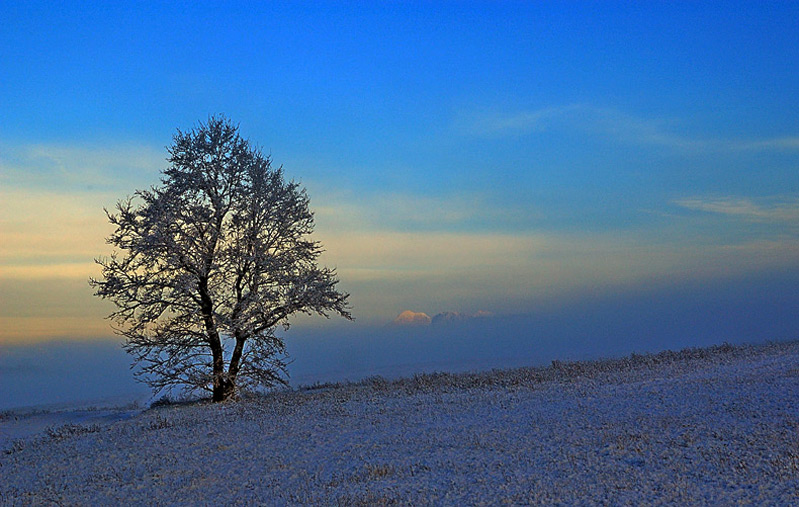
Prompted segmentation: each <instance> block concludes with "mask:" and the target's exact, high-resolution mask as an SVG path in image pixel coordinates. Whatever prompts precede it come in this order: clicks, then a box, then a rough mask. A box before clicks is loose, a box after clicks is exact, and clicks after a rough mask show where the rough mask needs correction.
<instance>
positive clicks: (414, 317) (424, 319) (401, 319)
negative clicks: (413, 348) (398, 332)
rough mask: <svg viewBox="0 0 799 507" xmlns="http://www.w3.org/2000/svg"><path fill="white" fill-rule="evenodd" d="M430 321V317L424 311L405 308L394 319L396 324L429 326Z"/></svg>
mask: <svg viewBox="0 0 799 507" xmlns="http://www.w3.org/2000/svg"><path fill="white" fill-rule="evenodd" d="M431 322H432V319H431V318H430V316H429V315H427V314H426V313H424V312H413V311H411V310H405V311H404V312H402V313H400V314H399V315H398V316H397V318H396V319H394V324H396V325H398V326H429V325H430V323H431Z"/></svg>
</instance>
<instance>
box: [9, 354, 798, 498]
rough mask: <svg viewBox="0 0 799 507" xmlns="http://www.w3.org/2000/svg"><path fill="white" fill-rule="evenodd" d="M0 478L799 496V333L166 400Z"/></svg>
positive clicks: (88, 492)
mask: <svg viewBox="0 0 799 507" xmlns="http://www.w3.org/2000/svg"><path fill="white" fill-rule="evenodd" d="M0 425H2V421H0ZM0 476H1V477H2V481H0V504H3V505H6V504H8V505H16V504H49V503H55V504H116V503H138V504H150V505H152V504H155V505H161V504H169V505H172V504H233V505H235V504H242V505H246V504H259V503H263V504H270V505H274V504H280V505H282V504H322V505H390V504H412V505H420V504H422V505H423V504H436V505H464V504H481V503H482V504H501V503H510V504H529V503H547V504H551V503H558V502H562V503H568V504H574V503H610V504H641V503H668V504H672V503H679V504H686V503H694V504H695V503H705V504H714V505H717V504H732V503H738V502H746V503H757V504H778V505H790V504H794V505H796V504H799V342H792V343H782V344H770V345H766V346H758V347H747V346H743V347H733V346H726V345H725V346H720V347H713V348H710V349H690V350H685V351H681V352H663V353H660V354H655V355H634V356H630V357H627V358H624V359H615V360H606V361H595V362H585V363H582V362H581V363H571V362H554V363H553V364H552V365H551V366H550V367H547V368H522V369H516V370H507V371H494V372H489V373H481V374H465V375H452V374H431V375H419V376H416V377H413V378H407V379H401V380H397V381H391V382H389V381H386V380H384V379H381V378H373V379H368V380H366V381H363V382H360V383H356V384H336V385H325V386H315V387H312V388H305V389H303V390H299V391H294V392H280V393H274V394H271V395H268V396H264V397H258V398H253V399H248V400H245V401H241V402H237V403H228V404H222V405H209V404H205V403H198V404H193V405H171V406H169V405H168V406H162V407H158V408H154V409H152V410H148V411H145V412H143V413H142V414H140V415H139V416H137V417H135V418H132V419H129V420H125V421H119V422H116V423H114V424H110V425H105V426H99V427H96V426H92V427H88V428H76V427H62V428H54V429H52V430H51V431H50V432H49V433H48V434H42V435H40V436H39V437H36V438H34V439H31V440H29V441H26V442H20V443H17V444H16V445H14V446H12V447H11V448H9V449H6V450H5V452H3V453H2V454H0Z"/></svg>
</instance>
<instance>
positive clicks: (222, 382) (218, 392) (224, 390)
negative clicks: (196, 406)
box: [198, 279, 245, 401]
mask: <svg viewBox="0 0 799 507" xmlns="http://www.w3.org/2000/svg"><path fill="white" fill-rule="evenodd" d="M198 288H199V292H200V302H201V305H200V306H201V310H202V315H203V321H204V324H205V333H206V336H207V338H208V345H209V347H210V348H211V357H212V359H213V364H212V369H211V374H212V379H213V387H212V391H211V392H212V400H213V401H225V400H227V399H229V398H231V397H233V396H234V395H235V394H236V376H237V375H238V370H239V362H240V360H241V354H242V351H243V349H244V342H245V340H244V339H243V338H242V337H241V336H239V334H238V333H236V347H235V349H234V350H233V356H232V357H231V358H230V366H229V369H228V371H227V373H226V372H225V355H224V348H223V347H222V339H221V337H220V336H219V331H217V329H216V323H215V322H214V314H213V308H214V305H213V301H212V300H211V296H210V294H209V292H208V280H206V279H200V283H199V287H198Z"/></svg>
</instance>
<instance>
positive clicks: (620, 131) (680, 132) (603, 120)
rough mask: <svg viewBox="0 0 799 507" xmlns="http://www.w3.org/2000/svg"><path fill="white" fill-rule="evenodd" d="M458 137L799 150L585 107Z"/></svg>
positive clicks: (491, 123) (526, 114) (794, 144)
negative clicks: (558, 137) (549, 136)
mask: <svg viewBox="0 0 799 507" xmlns="http://www.w3.org/2000/svg"><path fill="white" fill-rule="evenodd" d="M456 124H457V128H458V130H459V131H461V132H463V133H466V134H468V135H476V136H489V137H495V136H505V135H524V134H532V133H538V132H548V131H555V130H559V129H560V130H563V129H572V130H577V131H580V132H584V133H586V134H588V135H591V136H595V137H597V138H604V139H607V140H610V141H612V142H617V143H623V144H633V145H642V146H657V147H664V148H670V149H675V150H682V151H723V152H729V151H774V150H789V151H792V150H799V136H782V137H775V138H765V139H756V138H750V139H719V138H713V137H703V136H697V135H689V134H687V133H686V132H685V128H684V127H682V126H681V125H680V122H679V121H678V120H675V119H668V120H666V119H657V118H645V117H640V116H635V115H631V114H628V113H625V112H623V111H620V110H618V109H614V108H602V107H595V106H591V105H585V104H571V105H565V106H552V107H545V108H540V109H531V110H521V111H514V112H482V113H477V114H470V115H465V116H462V117H461V118H460V119H459V120H458V121H457V122H456Z"/></svg>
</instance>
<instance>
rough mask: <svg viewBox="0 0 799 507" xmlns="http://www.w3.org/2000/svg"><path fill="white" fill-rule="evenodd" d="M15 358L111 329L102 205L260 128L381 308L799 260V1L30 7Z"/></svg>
mask: <svg viewBox="0 0 799 507" xmlns="http://www.w3.org/2000/svg"><path fill="white" fill-rule="evenodd" d="M0 20H2V21H0V200H2V201H3V202H2V203H0V227H1V229H0V236H2V241H0V243H2V245H1V246H0V299H2V305H0V324H2V326H0V343H2V342H13V341H25V340H28V339H33V338H49V337H54V336H64V335H68V336H77V335H86V336H89V335H91V336H100V335H107V334H108V328H107V323H106V322H104V321H103V320H102V316H103V315H104V314H106V313H108V311H109V310H110V308H108V307H107V306H106V305H105V303H103V302H99V301H94V300H93V298H92V297H91V294H90V292H91V291H90V289H89V288H88V286H87V285H86V278H87V277H88V276H90V275H92V274H93V273H94V272H95V271H94V269H95V268H94V267H93V266H92V261H91V260H92V258H93V257H94V256H97V255H101V254H106V253H109V252H107V251H106V249H107V247H106V246H105V245H104V244H103V242H102V238H103V237H104V236H105V235H106V234H107V233H108V232H109V231H108V228H107V227H106V226H105V225H104V222H103V220H104V216H103V213H102V207H103V206H109V205H112V204H113V202H114V201H115V200H116V199H119V198H121V197H123V196H124V195H126V194H128V193H130V192H132V191H133V190H134V189H136V188H142V187H145V186H147V185H150V184H154V183H156V182H157V178H158V171H159V170H160V169H162V168H163V166H164V162H163V159H164V156H165V150H164V147H165V146H166V145H168V144H169V143H170V141H171V136H172V134H173V133H174V132H175V129H177V128H181V129H187V128H190V127H192V126H193V125H195V124H196V122H197V121H198V120H204V119H206V118H207V117H208V116H209V115H210V114H214V113H224V114H226V115H227V116H228V117H230V118H232V119H233V120H234V121H237V122H239V123H240V126H241V131H242V133H243V135H245V136H246V137H249V138H250V139H252V140H253V141H254V142H255V143H256V144H258V145H260V146H262V147H263V148H264V150H265V151H267V152H270V153H271V154H272V155H273V158H274V160H275V162H277V163H279V164H283V165H284V166H285V169H286V172H287V174H288V175H289V176H290V177H292V178H295V179H298V180H301V181H302V182H303V183H304V184H305V185H306V186H307V187H308V189H309V192H310V194H311V200H312V201H311V202H312V206H313V207H314V208H315V209H316V210H317V233H318V237H319V239H321V240H322V241H323V242H324V243H325V245H326V247H327V250H328V251H327V253H326V258H325V260H326V262H328V263H329V264H332V265H335V266H337V267H338V269H339V273H340V277H341V279H342V287H343V288H344V289H346V290H349V291H350V292H352V294H353V302H354V304H355V315H356V317H359V318H360V320H361V321H364V322H382V321H384V320H386V319H390V318H391V317H393V316H394V315H396V314H398V313H399V312H400V311H402V310H405V309H412V310H415V311H425V312H428V313H431V314H432V313H436V312H439V311H445V310H456V311H477V310H479V309H485V310H489V311H493V312H496V313H524V312H527V311H531V310H532V309H534V308H538V307H540V305H542V304H547V303H551V302H552V301H556V300H562V299H563V298H573V297H581V295H590V294H593V293H595V292H596V291H597V290H600V291H617V292H618V291H624V290H631V288H636V287H642V286H648V285H653V284H661V285H662V284H667V285H668V284H669V283H679V282H680V281H685V280H691V281H693V280H697V279H699V280H701V279H705V278H707V279H708V280H710V279H718V278H720V277H721V278H725V279H734V278H735V277H743V276H748V275H751V274H753V273H760V272H765V271H772V272H773V271H775V270H777V271H779V270H787V271H795V270H797V268H799V116H798V115H797V111H799V28H797V27H799V3H797V2H741V3H736V2H624V3H614V2H595V3H594V2H591V3H589V2H480V3H478V2H379V3H378V2H375V3H370V2H352V3H343V2H327V3H323V2H309V3H307V4H306V3H303V2H290V3H283V2H274V3H272V2H269V3H261V2H258V3H251V4H247V3H244V2H230V3H224V2H220V3H217V4H215V5H205V3H202V2H164V3H161V4H158V3H149V2H148V3H129V4H124V3H116V2H111V3H96V2H85V3H76V2H59V3H57V4H54V3H53V2H6V3H4V4H3V5H2V6H1V7H0Z"/></svg>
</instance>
